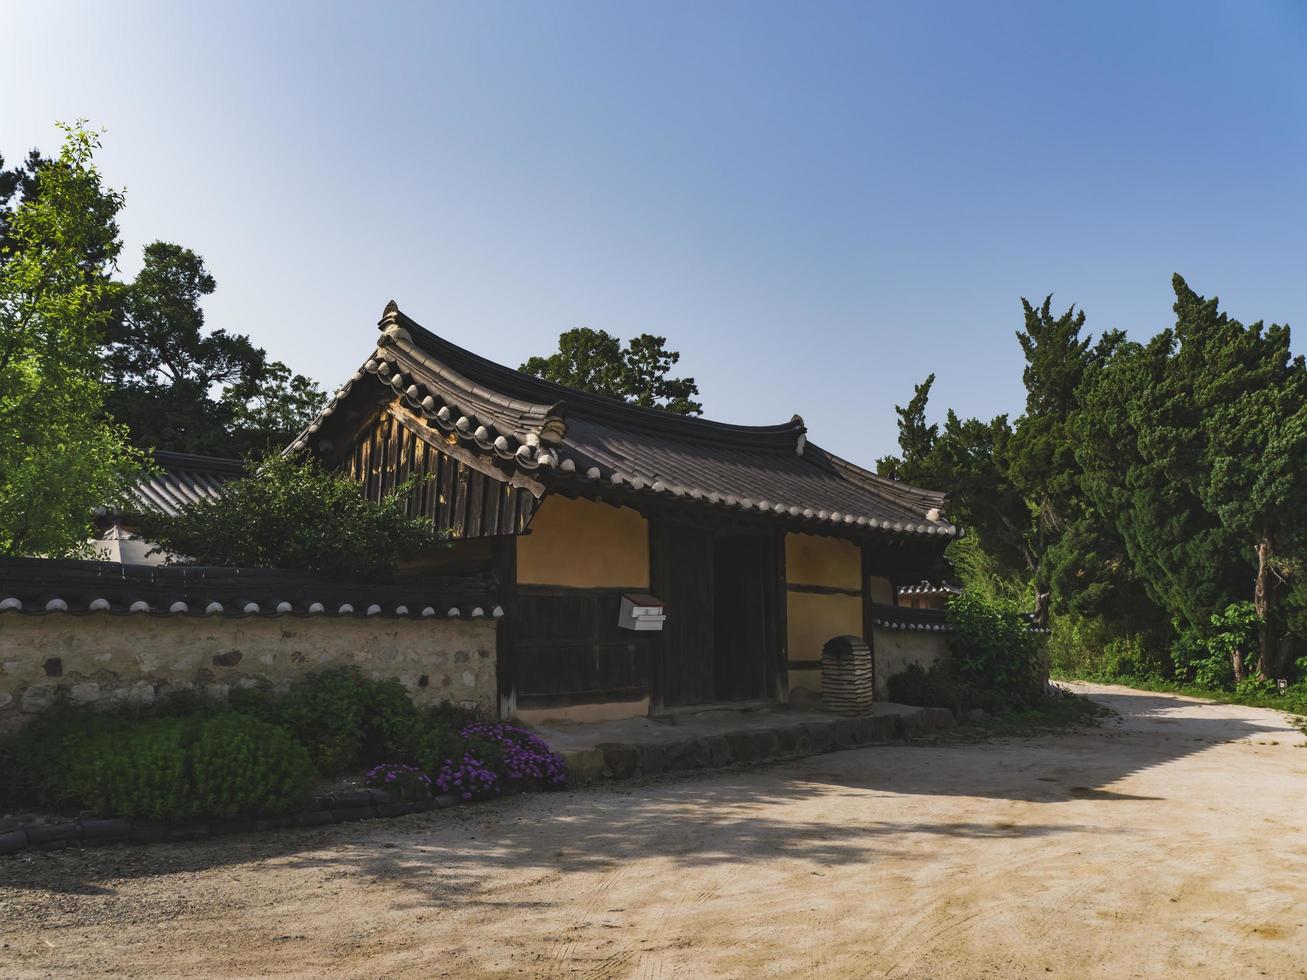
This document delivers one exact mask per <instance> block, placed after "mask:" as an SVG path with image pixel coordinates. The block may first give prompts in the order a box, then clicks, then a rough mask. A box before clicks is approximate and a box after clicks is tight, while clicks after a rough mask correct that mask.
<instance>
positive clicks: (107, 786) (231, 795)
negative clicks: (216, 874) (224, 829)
mask: <svg viewBox="0 0 1307 980" xmlns="http://www.w3.org/2000/svg"><path fill="white" fill-rule="evenodd" d="M65 753H66V763H65V766H64V769H63V771H62V772H61V773H60V774H58V775H56V776H54V787H53V789H52V792H51V794H50V795H52V796H54V797H55V798H57V799H58V800H59V802H62V803H64V804H67V805H71V806H75V807H77V808H79V809H83V810H86V811H88V812H90V813H93V814H96V815H98V816H114V817H129V818H145V819H149V820H167V821H180V820H189V819H193V818H197V817H203V818H217V819H230V818H232V817H235V816H240V815H249V814H257V813H279V812H284V811H286V810H288V809H290V808H291V807H293V806H294V805H295V804H296V803H298V802H300V801H301V800H302V799H303V798H304V797H305V796H306V795H307V793H308V788H309V784H310V782H311V781H312V779H313V767H312V764H311V763H310V762H309V757H308V753H307V752H305V750H304V748H303V747H302V746H300V745H298V744H297V743H295V742H294V741H293V740H292V739H291V737H290V736H289V735H288V734H287V733H286V731H285V730H284V729H281V728H278V727H277V726H275V725H270V724H267V723H266V722H262V721H259V720H258V719H256V718H250V717H248V716H246V715H241V714H234V713H228V714H217V715H213V716H211V717H203V716H195V717H187V718H156V719H153V720H151V721H145V722H140V723H137V724H134V725H123V726H111V727H109V728H106V729H105V730H102V731H99V732H97V733H94V734H89V735H84V736H82V737H79V738H74V739H72V740H71V741H70V742H69V743H68V744H67V745H66V747H65Z"/></svg>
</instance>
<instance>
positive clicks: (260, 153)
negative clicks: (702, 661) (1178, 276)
mask: <svg viewBox="0 0 1307 980" xmlns="http://www.w3.org/2000/svg"><path fill="white" fill-rule="evenodd" d="M3 20H4V23H5V25H6V32H5V36H4V37H3V38H2V39H0V153H3V154H4V155H5V156H6V158H8V159H11V160H12V159H13V158H15V157H17V156H19V155H20V154H21V153H23V152H24V151H25V150H26V149H27V148H28V147H30V146H33V145H35V146H40V147H42V148H44V149H46V150H51V149H53V148H54V147H55V145H56V143H57V136H56V132H55V129H54V125H53V123H54V121H55V120H57V119H73V118H76V117H79V116H80V117H87V118H89V119H90V120H91V121H92V123H93V124H94V125H96V126H98V127H102V128H104V129H106V130H107V134H106V136H105V148H104V151H103V153H102V155H101V163H102V167H103V169H104V171H105V173H106V176H107V178H108V179H109V181H110V182H111V183H112V184H114V185H116V186H120V187H125V188H126V190H127V194H128V198H127V201H128V203H127V209H126V211H125V213H124V215H123V219H122V227H123V231H124V237H125V241H126V244H127V254H126V259H125V261H124V268H125V271H127V272H128V273H131V272H134V271H135V269H136V267H137V265H138V264H139V255H140V249H141V247H142V246H143V245H144V244H145V243H147V242H149V241H152V240H154V239H156V238H161V239H165V240H171V241H176V242H179V243H182V244H184V245H188V246H190V247H192V248H194V249H196V250H197V251H198V252H200V253H201V254H202V255H203V256H204V257H205V259H206V260H207V262H208V264H209V267H210V269H211V270H212V272H213V273H214V275H215V276H216V277H217V279H218V291H217V293H216V294H215V295H214V296H213V297H212V298H211V299H210V301H209V302H208V305H207V307H206V309H207V313H208V317H209V322H210V324H211V325H213V326H221V327H227V328H230V329H232V330H237V331H243V332H247V333H250V334H251V335H253V337H254V338H255V339H256V340H257V342H258V343H260V344H262V345H264V346H266V347H267V348H268V349H269V350H270V351H271V352H272V353H273V354H274V355H275V356H277V357H279V358H281V359H283V360H285V361H286V362H287V363H289V364H290V365H291V366H292V367H293V368H295V369H296V370H299V371H303V372H305V373H307V374H310V375H312V376H314V377H316V378H318V379H319V380H320V381H322V382H323V385H324V387H326V388H327V389H328V390H331V389H334V388H335V387H336V386H337V385H339V384H340V383H341V382H342V381H343V380H344V379H345V377H346V376H347V375H348V374H349V373H351V372H352V371H353V370H354V369H355V368H356V367H357V366H358V364H359V363H360V362H361V361H362V360H363V359H364V357H365V356H366V355H367V353H368V351H369V350H370V348H371V345H372V343H373V337H374V331H375V327H374V324H375V322H376V320H377V318H378V317H379V315H380V313H381V309H382V307H383V306H384V304H385V302H386V301H387V300H388V299H390V298H392V297H394V298H395V299H396V300H397V301H398V302H399V304H400V306H401V308H403V309H404V310H405V311H406V312H407V313H409V314H410V315H412V316H413V317H414V318H415V319H417V320H418V321H419V322H421V323H423V324H424V325H426V326H428V327H429V328H431V329H433V330H435V331H436V332H438V333H440V334H443V335H444V336H446V337H448V338H450V339H451V340H453V341H455V342H456V343H460V344H462V345H464V346H467V347H470V348H472V349H473V350H476V351H478V352H480V353H483V354H485V355H487V356H490V357H493V358H495V359H498V360H501V361H505V362H508V363H510V364H514V365H516V364H517V363H519V362H521V361H522V360H524V359H525V358H526V357H527V356H529V355H531V354H535V353H546V352H548V351H549V350H551V349H552V348H553V346H554V344H555V342H556V338H557V335H558V333H559V332H560V331H562V330H565V329H568V328H570V327H574V326H590V327H596V328H602V329H605V330H608V331H610V332H613V333H616V334H619V335H622V336H624V337H629V336H632V335H634V334H637V333H641V332H645V331H649V332H655V333H660V334H665V335H666V336H667V337H668V339H669V344H670V346H671V347H673V348H675V349H679V350H680V351H682V353H683V358H682V362H681V365H680V368H681V369H682V371H683V373H688V374H691V375H693V376H694V377H695V378H696V379H697V380H698V382H699V386H700V389H701V390H702V392H703V400H704V403H705V406H706V409H707V414H708V415H709V416H711V417H714V418H718V419H722V420H725V421H731V422H742V423H757V424H763V423H773V422H779V421H783V420H785V419H787V418H789V416H790V415H791V414H792V413H794V412H799V413H800V414H802V415H803V416H804V418H805V419H806V420H807V422H808V425H809V428H810V432H811V435H812V437H813V439H814V441H816V442H819V443H821V444H823V445H825V446H826V447H827V448H830V449H833V450H835V451H837V452H839V453H841V454H843V455H846V456H848V457H850V458H852V459H854V460H856V461H859V462H864V463H869V462H870V461H871V460H873V459H874V458H875V457H876V456H878V455H881V454H883V453H885V452H888V451H891V450H892V449H893V448H894V443H895V425H894V421H895V420H894V414H893V407H894V405H895V404H896V403H901V402H903V401H905V400H906V399H907V398H908V397H909V396H910V394H911V388H912V385H913V384H914V383H915V382H917V381H919V380H921V378H922V377H924V376H925V375H926V374H928V373H930V372H935V373H936V374H937V375H938V376H939V379H938V381H937V383H936V386H935V400H934V411H933V413H932V414H935V415H942V413H943V411H944V409H945V408H946V407H949V406H951V407H954V408H955V409H957V410H958V411H959V412H961V413H963V414H974V415H981V416H986V417H988V416H991V415H994V414H997V413H999V412H1013V413H1015V412H1017V411H1019V410H1020V407H1021V403H1022V389H1021V386H1020V370H1021V361H1020V353H1019V350H1018V348H1017V345H1016V342H1015V340H1014V339H1013V331H1014V330H1016V329H1017V328H1018V326H1019V325H1020V307H1019V298H1020V297H1021V296H1023V295H1024V296H1028V297H1031V298H1032V299H1037V298H1042V296H1043V295H1044V294H1046V293H1049V292H1052V293H1054V294H1055V302H1056V303H1057V304H1060V305H1066V304H1070V303H1072V302H1074V303H1076V304H1078V305H1080V306H1083V307H1084V308H1085V309H1086V310H1087V311H1088V313H1089V318H1090V320H1089V322H1090V325H1091V326H1092V327H1093V328H1095V329H1096V330H1102V329H1106V328H1109V327H1121V328H1125V329H1127V330H1130V331H1131V332H1132V333H1134V334H1136V335H1143V334H1148V333H1152V332H1153V331H1155V330H1157V329H1159V328H1161V327H1163V326H1165V325H1167V323H1168V322H1169V318H1170V304H1171V296H1170V275H1171V273H1172V272H1175V271H1179V272H1181V273H1182V274H1184V275H1185V276H1186V277H1187V278H1188V279H1189V282H1190V284H1191V285H1192V286H1193V287H1194V288H1196V289H1197V290H1199V291H1200V292H1203V293H1206V294H1208V295H1211V294H1217V295H1219V296H1220V297H1221V298H1222V300H1223V302H1224V304H1225V306H1226V307H1227V308H1228V309H1229V310H1230V312H1231V313H1232V314H1234V315H1236V316H1239V317H1240V318H1243V319H1248V320H1252V319H1258V318H1264V319H1267V320H1276V321H1279V322H1284V321H1288V322H1290V323H1291V324H1293V325H1295V326H1298V325H1303V324H1307V275H1304V262H1303V259H1304V247H1303V234H1304V229H1305V228H1307V153H1305V151H1307V125H1305V123H1307V72H1304V71H1303V70H1302V65H1303V63H1304V55H1305V54H1307V6H1304V5H1302V4H1299V3H1287V2H1286V3H1269V2H1264V3H1263V2H1253V0H1244V2H1232V3H1203V2H1197V3H1163V2H1149V3H1106V2H1094V3H1083V4H1078V5H1073V4H1069V3H1053V2H1048V3H1010V2H1001V0H1000V2H991V3H984V4H981V3H965V4H964V3H935V4H929V3H901V2H898V3H884V4H880V3H870V2H867V3H857V4H836V3H815V4H799V3H792V4H783V5H782V4H768V3H738V4H736V3H724V2H715V3H693V4H681V3H668V2H660V3H656V4H655V3H646V4H630V3H623V4H618V3H609V2H603V3H600V2H593V3H543V2H532V3H525V2H523V3H500V2H477V3H466V4H464V3H445V4H411V5H402V4H369V5H366V6H365V5H363V4H358V5H347V4H323V3H311V4H309V3H305V4H292V3H282V2H278V3H267V2H265V3H258V4H246V3H235V2H227V3H223V4H175V3H160V4H146V3H129V2H122V3H117V4H113V5H110V4H103V3H89V2H87V3H77V4H68V3H60V2H50V0H41V2H26V3H21V2H20V3H11V4H8V5H6V11H5V15H4V18H3ZM1295 347H1296V348H1297V349H1298V350H1303V349H1304V344H1303V342H1302V340H1301V339H1297V340H1295Z"/></svg>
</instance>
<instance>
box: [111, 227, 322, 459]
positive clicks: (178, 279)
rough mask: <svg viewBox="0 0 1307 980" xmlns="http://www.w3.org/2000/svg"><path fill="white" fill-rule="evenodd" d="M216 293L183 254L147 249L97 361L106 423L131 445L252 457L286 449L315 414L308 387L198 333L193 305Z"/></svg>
mask: <svg viewBox="0 0 1307 980" xmlns="http://www.w3.org/2000/svg"><path fill="white" fill-rule="evenodd" d="M216 286H217V283H216V282H215V280H214V278H213V276H212V275H211V274H210V273H209V271H208V269H206V268H205V265H204V260H203V259H202V258H201V257H200V256H199V255H197V254H196V253H195V252H193V251H192V250H190V249H188V248H183V247H181V246H180V245H173V244H170V243H168V242H154V243H153V244H151V245H147V246H146V248H145V263H144V266H143V267H142V269H141V271H140V273H139V274H138V275H137V276H136V278H135V280H133V281H132V282H131V283H129V284H128V285H127V287H126V289H125V290H124V295H123V302H122V309H121V316H120V317H119V318H118V319H117V320H116V322H115V323H114V324H113V325H112V326H111V328H110V330H109V332H108V336H107V341H108V343H107V345H106V347H105V352H104V361H105V367H106V370H107V375H108V379H109V382H110V391H109V394H108V398H107V402H106V404H107V408H108V411H109V414H110V415H112V416H113V417H114V418H115V419H117V420H119V421H121V422H124V423H126V424H127V426H128V427H129V429H130V430H131V435H132V440H133V441H134V442H135V443H136V444H137V445H140V446H147V447H155V448H159V449H171V450H178V451H182V452H192V453H202V454H206V455H212V456H232V457H235V456H251V455H261V454H263V453H265V452H267V451H269V450H272V449H279V448H281V447H283V446H285V445H286V443H288V442H289V441H290V440H291V439H292V438H293V437H294V435H295V433H296V432H298V431H299V429H300V428H302V427H303V426H304V425H306V424H308V422H309V421H310V420H311V419H312V417H313V414H314V413H315V412H316V411H317V410H318V408H319V407H321V404H322V401H323V396H322V392H321V390H320V389H319V388H318V386H317V385H316V384H314V383H313V382H312V381H310V380H309V379H308V378H305V377H304V376H302V375H298V374H292V373H291V371H290V369H289V368H287V367H286V365H285V364H283V363H281V362H280V361H274V360H272V359H270V358H269V357H268V354H267V351H265V350H263V349H262V348H260V347H256V346H255V344H254V342H253V341H252V340H250V338H249V337H248V336H246V335H244V334H236V333H229V332H228V331H226V330H212V331H207V332H206V329H205V322H204V311H203V309H202V308H201V306H200V303H201V302H202V300H203V299H204V297H206V296H208V295H210V294H211V293H212V292H213V291H214V289H215V288H216Z"/></svg>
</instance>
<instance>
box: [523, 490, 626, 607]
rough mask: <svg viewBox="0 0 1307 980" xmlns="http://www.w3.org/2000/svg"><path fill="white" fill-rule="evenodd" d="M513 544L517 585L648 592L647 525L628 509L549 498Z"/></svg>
mask: <svg viewBox="0 0 1307 980" xmlns="http://www.w3.org/2000/svg"><path fill="white" fill-rule="evenodd" d="M530 530H531V533H530V534H526V535H523V536H521V537H519V538H518V539H517V580H518V582H520V583H523V584H527V585H565V586H571V587H573V588H632V589H647V588H649V523H648V521H646V520H645V518H644V517H643V515H641V514H640V513H638V512H637V511H634V510H631V509H630V508H629V507H613V506H610V505H609V504H601V503H596V502H595V501H593V500H572V499H570V498H568V497H559V496H553V495H551V496H548V497H546V498H545V499H544V500H543V501H541V503H540V507H539V508H538V509H537V510H536V513H535V517H534V518H532V520H531V528H530Z"/></svg>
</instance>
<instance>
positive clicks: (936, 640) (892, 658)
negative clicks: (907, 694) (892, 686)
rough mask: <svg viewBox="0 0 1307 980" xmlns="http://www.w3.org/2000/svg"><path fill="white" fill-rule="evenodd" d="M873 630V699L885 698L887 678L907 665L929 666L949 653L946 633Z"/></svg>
mask: <svg viewBox="0 0 1307 980" xmlns="http://www.w3.org/2000/svg"><path fill="white" fill-rule="evenodd" d="M874 632H875V645H874V646H873V647H872V650H873V655H874V656H875V658H876V700H877V701H888V700H889V679H890V678H891V677H893V676H894V675H895V674H898V673H902V672H903V671H904V670H905V669H906V668H907V666H908V664H920V665H921V666H922V667H923V668H926V669H929V668H930V665H931V664H933V663H934V662H935V661H936V660H942V659H944V658H945V657H947V656H948V655H949V648H948V638H949V634H948V633H944V632H934V631H917V630H886V629H877V630H875V631H874Z"/></svg>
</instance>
